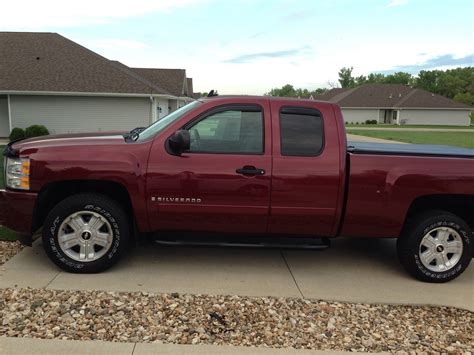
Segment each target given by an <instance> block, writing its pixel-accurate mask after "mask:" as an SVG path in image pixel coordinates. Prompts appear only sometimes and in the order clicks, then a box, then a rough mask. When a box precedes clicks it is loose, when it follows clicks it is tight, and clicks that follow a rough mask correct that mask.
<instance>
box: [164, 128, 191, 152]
mask: <svg viewBox="0 0 474 355" xmlns="http://www.w3.org/2000/svg"><path fill="white" fill-rule="evenodd" d="M190 142H191V140H190V137H189V131H187V130H185V129H180V130H179V131H176V132H175V133H174V134H173V135H172V136H171V137H170V138H169V139H168V147H169V150H170V153H171V154H174V155H181V154H182V153H183V152H184V151H186V150H188V149H189V147H190V144H191V143H190Z"/></svg>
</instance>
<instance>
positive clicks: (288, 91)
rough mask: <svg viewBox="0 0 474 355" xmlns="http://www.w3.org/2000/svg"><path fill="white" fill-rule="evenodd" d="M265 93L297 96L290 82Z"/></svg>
mask: <svg viewBox="0 0 474 355" xmlns="http://www.w3.org/2000/svg"><path fill="white" fill-rule="evenodd" d="M265 95H268V96H281V97H292V96H297V95H296V90H295V88H294V87H293V85H290V84H286V85H284V86H282V87H281V88H274V89H271V90H270V91H269V92H267V93H265Z"/></svg>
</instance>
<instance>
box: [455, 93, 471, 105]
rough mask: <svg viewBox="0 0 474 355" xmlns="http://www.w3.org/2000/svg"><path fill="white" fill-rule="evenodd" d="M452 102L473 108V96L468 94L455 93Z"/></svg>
mask: <svg viewBox="0 0 474 355" xmlns="http://www.w3.org/2000/svg"><path fill="white" fill-rule="evenodd" d="M453 100H454V101H457V102H461V103H463V104H466V105H469V106H474V94H473V93H470V92H465V93H461V92H460V93H457V94H456V95H455V96H454V98H453Z"/></svg>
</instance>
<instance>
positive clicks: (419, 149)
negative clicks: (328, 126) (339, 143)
mask: <svg viewBox="0 0 474 355" xmlns="http://www.w3.org/2000/svg"><path fill="white" fill-rule="evenodd" d="M473 136H474V135H473ZM347 151H348V152H349V153H353V154H378V155H416V156H435V157H453V158H473V159H474V149H469V148H457V147H451V146H448V145H429V144H398V143H366V142H351V141H349V142H347Z"/></svg>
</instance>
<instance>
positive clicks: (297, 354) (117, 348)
mask: <svg viewBox="0 0 474 355" xmlns="http://www.w3.org/2000/svg"><path fill="white" fill-rule="evenodd" d="M0 354H2V355H23V354H35V355H56V354H57V355H63V354H83V355H87V354H101V355H109V354H110V355H152V354H163V355H165V354H168V355H180V354H193V355H222V354H231V355H233V354H235V355H237V354H243V355H246V354H248V355H339V354H349V352H342V351H319V350H300V349H289V348H281V349H275V348H263V347H259V348H255V347H244V346H224V345H181V344H152V343H112V342H104V341H99V340H88V341H84V340H82V341H81V340H49V339H32V338H7V337H0ZM350 354H354V353H353V352H351V353H350Z"/></svg>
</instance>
